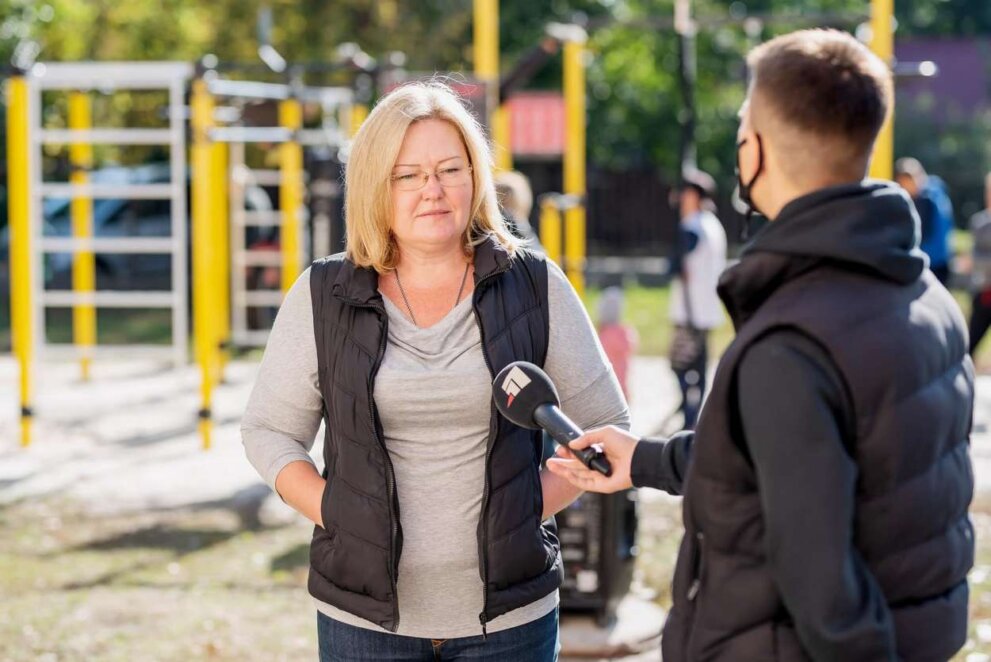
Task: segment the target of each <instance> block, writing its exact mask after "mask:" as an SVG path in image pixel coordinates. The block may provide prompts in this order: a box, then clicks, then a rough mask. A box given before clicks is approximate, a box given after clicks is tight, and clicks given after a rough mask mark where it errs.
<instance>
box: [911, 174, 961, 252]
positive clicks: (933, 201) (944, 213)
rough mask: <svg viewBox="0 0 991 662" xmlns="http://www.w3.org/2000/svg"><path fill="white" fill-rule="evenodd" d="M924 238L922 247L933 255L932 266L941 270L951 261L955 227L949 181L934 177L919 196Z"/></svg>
mask: <svg viewBox="0 0 991 662" xmlns="http://www.w3.org/2000/svg"><path fill="white" fill-rule="evenodd" d="M913 202H915V208H916V209H917V210H918V212H919V221H920V222H921V226H922V239H921V241H920V243H919V248H921V249H922V251H923V252H924V253H925V254H926V255H928V256H929V267H930V268H931V269H938V268H939V267H945V266H946V265H948V264H949V263H950V231H951V230H953V204H952V203H951V202H950V196H949V195H948V194H947V193H946V184H944V183H943V180H942V179H940V178H939V177H935V176H930V177H929V178H928V181H927V182H926V185H925V186H923V187H922V189H921V190H920V191H919V195H918V197H916V198H915V199H914V200H913Z"/></svg>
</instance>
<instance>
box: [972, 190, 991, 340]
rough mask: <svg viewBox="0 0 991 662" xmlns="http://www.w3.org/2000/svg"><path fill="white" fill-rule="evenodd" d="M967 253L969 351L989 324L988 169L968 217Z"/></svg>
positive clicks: (990, 215) (990, 230)
mask: <svg viewBox="0 0 991 662" xmlns="http://www.w3.org/2000/svg"><path fill="white" fill-rule="evenodd" d="M970 232H971V236H972V238H973V241H974V245H973V249H972V253H971V266H970V282H971V291H972V293H973V298H972V299H971V302H970V303H971V305H970V321H969V323H968V326H969V331H970V355H971V356H974V352H976V351H977V346H978V345H980V344H981V340H983V338H984V334H985V333H987V330H988V327H991V172H989V173H988V174H987V175H986V176H985V177H984V209H982V210H981V211H979V212H977V213H976V214H974V215H973V216H971V217H970Z"/></svg>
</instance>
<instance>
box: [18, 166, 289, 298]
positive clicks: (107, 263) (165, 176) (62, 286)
mask: <svg viewBox="0 0 991 662" xmlns="http://www.w3.org/2000/svg"><path fill="white" fill-rule="evenodd" d="M170 177H171V172H170V166H169V164H168V163H151V164H146V165H142V166H133V167H124V166H115V167H110V168H101V169H99V170H94V171H93V172H91V173H90V182H91V183H93V184H114V185H126V184H164V183H168V182H169V180H170ZM186 199H187V211H188V207H189V204H188V200H189V187H188V182H187V186H186ZM245 202H246V208H247V209H249V210H258V211H267V210H270V209H271V208H272V205H271V200H270V197H269V195H268V194H267V193H266V192H265V191H264V190H263V189H261V188H259V187H254V186H252V187H249V188H248V190H247V191H246V192H245ZM71 207H72V206H71V201H70V200H69V199H67V198H46V199H45V201H44V203H43V217H44V221H43V223H44V230H43V234H44V236H46V237H71V236H72V216H71ZM250 230H251V231H252V232H250V233H249V235H250V234H253V233H254V232H255V231H256V229H255V228H250ZM190 234H191V232H190V226H189V217H188V213H187V220H186V265H187V271H188V272H189V273H191V262H190V253H189V248H190ZM171 235H172V201H171V200H168V199H166V200H128V199H120V198H108V199H95V200H93V236H94V237H141V238H145V237H169V236H171ZM251 240H252V237H251V236H249V237H248V241H249V244H250V242H251ZM9 243H10V233H9V228H8V227H3V228H2V229H0V297H4V298H6V297H7V296H9V294H8V293H9V279H10V276H9V270H8V264H9ZM95 261H96V289H97V290H168V289H171V287H172V256H171V255H170V254H168V253H96V256H95ZM44 279H45V289H49V290H67V289H72V254H71V253H46V254H45V259H44Z"/></svg>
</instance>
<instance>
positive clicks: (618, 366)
mask: <svg viewBox="0 0 991 662" xmlns="http://www.w3.org/2000/svg"><path fill="white" fill-rule="evenodd" d="M623 299H624V297H623V288H621V287H607V288H606V289H604V290H602V296H601V298H600V299H599V310H598V313H599V315H598V330H599V342H601V343H602V348H603V349H604V350H605V352H606V357H607V358H608V359H609V363H610V364H612V367H613V371H614V372H615V373H616V379H617V380H619V385H620V387H621V388H622V389H623V395H624V396H626V401H627V402H629V400H630V391H629V388H628V386H627V379H628V377H629V374H630V362H631V361H632V359H633V355H634V354H636V353H637V345H638V344H639V343H640V338H639V337H638V336H637V330H636V329H634V328H633V327H632V326H630V325H629V324H624V323H623V304H624V301H623Z"/></svg>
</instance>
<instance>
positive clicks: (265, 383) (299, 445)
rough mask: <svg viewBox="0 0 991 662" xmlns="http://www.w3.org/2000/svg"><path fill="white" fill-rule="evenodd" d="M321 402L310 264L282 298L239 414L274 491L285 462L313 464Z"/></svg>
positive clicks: (253, 457) (248, 448)
mask: <svg viewBox="0 0 991 662" xmlns="http://www.w3.org/2000/svg"><path fill="white" fill-rule="evenodd" d="M322 404H323V402H322V399H321V396H320V386H319V378H318V376H317V348H316V342H315V341H314V337H313V308H312V306H311V303H310V270H309V269H307V270H306V271H305V272H303V274H302V275H301V276H300V277H299V278H298V279H297V280H296V282H295V284H293V286H292V288H291V289H290V290H289V293H288V294H287V295H286V298H285V300H284V301H283V302H282V307H281V308H280V309H279V314H278V316H276V318H275V324H274V325H273V327H272V332H271V335H270V336H269V338H268V344H267V345H266V346H265V354H264V356H263V357H262V362H261V366H260V367H259V369H258V378H257V380H256V381H255V386H254V388H253V389H252V391H251V397H250V398H249V400H248V407H247V409H246V410H245V412H244V417H243V418H242V419H241V441H242V443H243V444H244V450H245V453H246V454H247V457H248V461H249V462H251V464H252V466H254V468H255V470H256V471H257V472H258V473H259V474H260V475H261V477H262V478H263V479H264V480H265V482H266V483H268V484H269V486H271V488H272V489H273V490H274V489H275V479H276V477H277V476H278V475H279V472H280V471H282V469H283V468H284V467H285V466H286V465H287V464H289V463H290V462H296V461H298V460H302V461H304V462H310V463H311V464H312V463H313V460H312V458H311V457H310V454H309V451H310V449H311V448H312V447H313V441H314V438H315V437H316V434H317V430H318V429H319V428H320V421H321V416H322V412H323V406H322Z"/></svg>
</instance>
